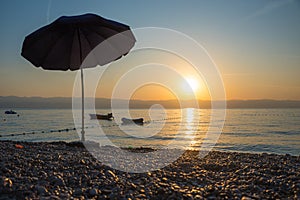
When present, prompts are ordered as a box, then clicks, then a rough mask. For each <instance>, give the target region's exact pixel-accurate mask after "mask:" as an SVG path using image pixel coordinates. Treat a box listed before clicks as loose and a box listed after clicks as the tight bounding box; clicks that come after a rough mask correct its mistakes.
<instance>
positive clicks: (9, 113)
mask: <svg viewBox="0 0 300 200" xmlns="http://www.w3.org/2000/svg"><path fill="white" fill-rule="evenodd" d="M5 114H8V115H15V114H18V113H17V112H16V111H13V110H7V111H5Z"/></svg>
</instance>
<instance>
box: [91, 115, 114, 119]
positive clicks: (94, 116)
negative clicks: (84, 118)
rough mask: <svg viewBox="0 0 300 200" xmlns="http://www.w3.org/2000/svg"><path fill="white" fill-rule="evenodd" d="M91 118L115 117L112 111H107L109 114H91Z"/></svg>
mask: <svg viewBox="0 0 300 200" xmlns="http://www.w3.org/2000/svg"><path fill="white" fill-rule="evenodd" d="M90 117H91V119H103V120H111V119H112V118H114V117H113V115H112V113H107V115H101V114H90Z"/></svg>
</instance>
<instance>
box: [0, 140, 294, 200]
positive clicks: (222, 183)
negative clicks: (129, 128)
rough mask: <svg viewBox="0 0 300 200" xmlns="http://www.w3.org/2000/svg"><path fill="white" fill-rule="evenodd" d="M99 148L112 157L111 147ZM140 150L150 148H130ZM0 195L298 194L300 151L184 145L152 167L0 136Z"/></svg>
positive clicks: (176, 196) (255, 196)
mask: <svg viewBox="0 0 300 200" xmlns="http://www.w3.org/2000/svg"><path fill="white" fill-rule="evenodd" d="M99 148H105V152H106V154H107V156H108V158H110V157H111V159H113V158H114V157H115V156H116V155H115V150H114V149H115V148H114V147H107V146H106V147H99ZM129 150H130V151H132V152H138V153H143V152H147V151H154V149H146V148H135V149H129ZM0 152H1V157H0V199H1V200H2V199H244V200H246V199H247V200H248V199H300V170H299V169H300V156H291V155H289V154H286V155H277V154H266V153H262V154H250V153H238V152H217V151H211V152H209V153H208V154H207V155H206V156H205V157H203V158H201V157H199V152H198V151H194V150H187V151H185V152H184V154H183V155H182V156H181V157H180V158H179V159H177V160H176V161H175V162H173V163H171V164H170V165H167V166H165V167H164V168H162V169H158V170H155V171H149V172H144V173H128V172H123V171H119V170H116V169H114V168H113V167H110V166H107V165H104V164H103V163H101V162H100V161H99V160H97V159H95V158H94V157H93V156H92V155H91V154H90V152H89V151H88V150H86V149H85V148H84V147H83V145H79V143H77V144H76V143H66V142H52V143H50V142H48V143H47V142H32V143H30V142H14V141H1V142H0Z"/></svg>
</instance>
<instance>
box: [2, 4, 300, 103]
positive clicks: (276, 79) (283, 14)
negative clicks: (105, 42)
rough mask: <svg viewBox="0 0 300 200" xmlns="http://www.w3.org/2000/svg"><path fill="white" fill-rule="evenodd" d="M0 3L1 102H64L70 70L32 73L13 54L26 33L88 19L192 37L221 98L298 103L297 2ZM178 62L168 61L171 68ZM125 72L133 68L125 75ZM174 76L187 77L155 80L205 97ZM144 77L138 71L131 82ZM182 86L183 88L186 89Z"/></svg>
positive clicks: (161, 94)
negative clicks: (65, 18)
mask: <svg viewBox="0 0 300 200" xmlns="http://www.w3.org/2000/svg"><path fill="white" fill-rule="evenodd" d="M0 4H1V5H0V27H1V29H0V44H1V45H0V68H1V73H0V96H28V97H30V96H42V97H71V96H72V92H73V85H74V80H75V76H76V73H77V72H71V71H67V72H62V71H46V70H43V69H41V68H36V67H33V66H32V65H31V63H30V62H28V61H26V60H25V59H24V58H23V57H22V56H21V55H20V53H21V48H22V42H23V40H24V38H25V36H26V35H28V34H30V33H31V32H33V31H34V30H36V29H38V28H40V27H42V26H44V25H46V24H48V23H51V22H52V21H54V20H55V19H56V18H58V17H60V16H62V15H78V14H84V13H95V14H98V15H101V16H103V17H105V18H109V19H112V20H116V21H119V22H121V23H125V24H128V25H130V27H131V28H133V29H135V28H142V27H162V28H168V29H172V30H176V31H179V32H181V33H184V34H186V35H188V36H189V37H191V38H193V39H194V40H195V41H197V42H198V43H199V44H201V45H202V46H203V47H204V48H205V50H206V51H207V53H208V54H209V56H210V57H211V59H212V60H213V62H214V63H215V64H216V66H217V67H218V70H219V72H220V74H221V77H222V80H223V83H224V88H225V91H226V97H227V99H278V100H287V99H289V100H300V78H299V74H300V37H299V36H300V1H297V0H274V1H267V0H263V1H262V0H251V1H237V0H231V1H199V0H188V1H182V0H164V1H158V0H152V1H140V0H130V1H109V0H107V1H106V0H101V1H100V0H89V1H79V0H69V1H68V0H64V1H60V0H43V1H41V0H27V1H17V0H2V1H1V2H0ZM138 42H139V41H137V43H138ZM175 44H176V42H175ZM146 53H147V52H144V54H146ZM195 53H197V52H195ZM150 54H151V53H150ZM141 57H142V56H141ZM135 58H136V60H138V59H140V58H137V57H135ZM122 59H123V58H122ZM122 59H121V60H122ZM127 60H130V54H129V55H128V58H124V60H122V61H119V63H116V64H115V66H113V65H112V66H111V68H109V67H108V72H107V77H106V79H107V81H104V82H103V81H102V82H101V81H100V82H99V87H98V89H97V91H96V96H97V97H106V98H109V96H110V95H111V88H112V85H113V83H112V82H110V81H109V80H110V79H109V77H114V78H115V79H116V77H121V75H120V71H122V70H120V71H118V70H119V69H118V67H116V66H118V65H119V66H120V65H121V64H122V65H125V64H124V63H125V62H126V61H127ZM120 63H121V64H120ZM131 63H132V62H131ZM180 63H181V61H175V60H172V64H171V65H174V66H175V65H180ZM183 65H184V64H182V65H180V66H179V68H180V67H183ZM132 67H134V64H133V63H132V65H128V69H127V70H129V69H130V68H132ZM155 68H156V67H155V66H154V67H153V69H155ZM125 71H126V70H125ZM181 72H182V73H183V74H187V75H184V76H185V77H184V78H183V79H182V78H176V77H175V76H174V77H173V78H170V76H169V74H168V73H163V72H161V73H160V72H158V73H157V74H156V76H160V77H163V78H165V79H167V78H170V79H172V81H175V82H176V83H178V85H176V86H175V85H174V87H176V89H178V90H176V91H177V92H178V94H180V95H179V96H183V98H189V94H188V93H189V92H191V91H193V92H195V93H196V96H197V98H199V99H209V87H208V86H206V85H205V83H203V82H202V81H203V80H202V79H201V80H200V79H198V78H197V77H193V78H191V76H190V75H189V74H193V73H192V72H191V71H188V70H185V71H184V70H183V71H181ZM181 72H180V73H181ZM115 74H119V75H118V76H117V75H115ZM146 75H147V74H146ZM146 75H145V74H143V73H140V74H139V75H138V76H137V77H138V78H137V79H143V76H146ZM106 79H105V80H106ZM186 83H188V85H189V86H190V88H189V89H186V88H185V86H186ZM100 84H101V85H100ZM128 86H129V85H128ZM180 88H183V89H181V91H180ZM177 92H175V93H174V91H173V92H172V91H170V89H167V88H165V87H164V86H163V85H159V84H155V85H152V86H151V85H145V86H144V87H139V88H137V90H136V91H135V92H134V93H133V94H132V97H134V98H136V99H143V100H147V99H154V100H159V99H172V98H176V95H178V94H177ZM186 94H188V95H186Z"/></svg>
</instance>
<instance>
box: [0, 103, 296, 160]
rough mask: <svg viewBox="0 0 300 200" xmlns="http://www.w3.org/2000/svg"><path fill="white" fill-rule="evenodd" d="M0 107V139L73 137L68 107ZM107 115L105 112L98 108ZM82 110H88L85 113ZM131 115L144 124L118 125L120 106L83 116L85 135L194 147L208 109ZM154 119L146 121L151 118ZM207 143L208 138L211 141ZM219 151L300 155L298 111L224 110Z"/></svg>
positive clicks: (106, 141) (108, 141) (107, 141)
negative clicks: (98, 116)
mask: <svg viewBox="0 0 300 200" xmlns="http://www.w3.org/2000/svg"><path fill="white" fill-rule="evenodd" d="M17 112H18V114H19V115H20V116H19V117H18V116H16V115H5V114H4V110H1V114H0V116H1V121H0V135H1V137H0V140H20V141H76V140H79V135H78V133H77V132H76V130H74V128H75V127H76V128H78V130H79V129H80V128H79V127H80V126H79V125H78V126H77V125H74V120H73V114H72V110H61V109H58V110H55V109H49V110H46V109H44V110H29V109H19V110H17ZM97 112H98V113H107V112H109V110H98V111H97ZM87 113H89V112H88V111H87ZM130 114H131V116H132V117H133V118H136V117H144V119H145V121H146V122H147V123H146V124H145V125H144V126H135V125H121V124H120V117H121V116H126V113H125V111H124V110H117V111H114V115H115V116H117V117H116V119H115V120H113V121H102V120H101V121H98V120H90V119H89V116H88V115H87V116H86V127H87V128H86V137H87V138H88V139H89V140H95V141H97V142H99V143H100V144H101V145H117V146H122V147H140V146H143V147H154V148H184V149H199V148H201V146H202V142H203V140H204V139H205V138H206V137H207V135H206V133H207V129H208V126H209V122H210V114H211V111H210V110H209V109H201V110H200V109H183V110H180V109H174V110H172V109H170V110H166V111H165V112H163V111H158V112H155V113H154V114H153V113H152V114H151V113H149V111H148V110H146V109H137V110H131V111H130ZM150 116H151V117H152V119H154V121H151V117H150ZM211 142H213V141H211ZM214 149H215V150H220V151H239V152H252V153H254V152H266V153H277V154H286V153H289V154H292V155H299V154H300V109H228V110H227V114H226V122H225V124H224V127H223V131H222V133H221V135H220V137H219V138H218V140H217V143H216V144H215V146H214Z"/></svg>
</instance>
